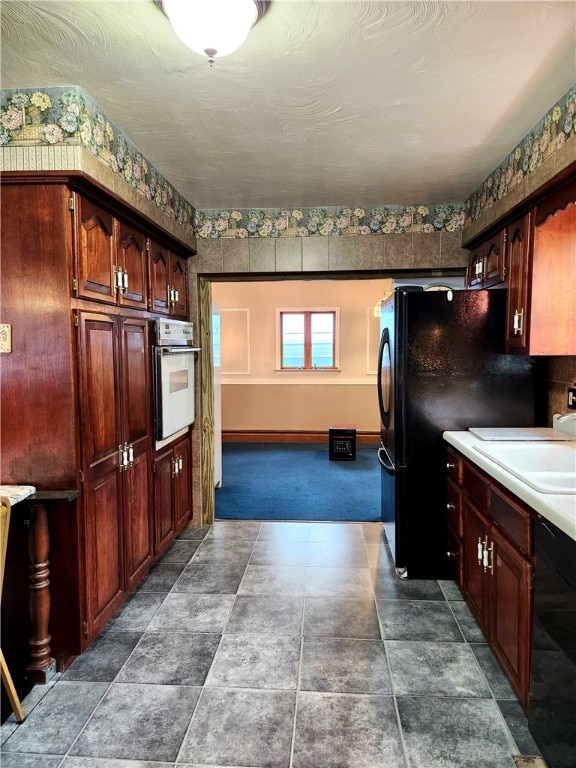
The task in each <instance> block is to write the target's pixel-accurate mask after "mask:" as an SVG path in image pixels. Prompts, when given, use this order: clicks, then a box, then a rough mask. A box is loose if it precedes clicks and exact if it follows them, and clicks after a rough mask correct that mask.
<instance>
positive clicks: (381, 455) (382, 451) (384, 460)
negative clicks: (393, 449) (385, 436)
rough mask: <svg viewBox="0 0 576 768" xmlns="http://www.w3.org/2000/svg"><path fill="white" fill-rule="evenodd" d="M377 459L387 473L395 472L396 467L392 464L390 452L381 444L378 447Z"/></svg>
mask: <svg viewBox="0 0 576 768" xmlns="http://www.w3.org/2000/svg"><path fill="white" fill-rule="evenodd" d="M378 461H379V462H380V464H381V465H382V466H383V467H384V469H385V470H386V472H388V474H389V475H393V474H395V472H396V467H395V466H394V462H393V461H392V457H391V456H390V454H389V453H388V451H387V450H386V448H385V447H384V446H383V445H381V446H380V448H378Z"/></svg>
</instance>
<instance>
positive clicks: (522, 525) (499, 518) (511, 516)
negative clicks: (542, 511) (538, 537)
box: [489, 487, 532, 555]
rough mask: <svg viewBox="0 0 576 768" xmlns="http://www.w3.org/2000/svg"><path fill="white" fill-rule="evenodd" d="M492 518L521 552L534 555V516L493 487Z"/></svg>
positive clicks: (491, 499)
mask: <svg viewBox="0 0 576 768" xmlns="http://www.w3.org/2000/svg"><path fill="white" fill-rule="evenodd" d="M489 509H490V517H491V518H492V520H493V521H494V523H495V524H496V525H497V526H498V528H499V529H500V530H501V531H502V532H503V533H504V534H505V535H506V536H507V537H508V538H509V539H510V541H511V542H512V543H513V544H515V545H516V546H517V547H518V549H519V550H520V551H521V552H524V553H525V554H527V555H531V554H532V515H531V514H530V512H529V511H528V510H526V509H523V508H522V507H521V506H519V504H517V503H516V502H515V501H514V500H513V499H511V498H509V497H508V496H506V495H505V494H504V493H502V491H500V490H499V489H496V488H494V487H492V489H491V492H490V507H489Z"/></svg>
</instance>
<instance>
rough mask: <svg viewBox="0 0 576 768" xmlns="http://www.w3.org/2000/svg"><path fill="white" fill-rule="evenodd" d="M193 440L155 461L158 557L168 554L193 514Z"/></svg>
mask: <svg viewBox="0 0 576 768" xmlns="http://www.w3.org/2000/svg"><path fill="white" fill-rule="evenodd" d="M190 457H191V451H190V437H189V436H188V435H187V436H186V437H184V438H182V440H179V441H178V442H176V443H175V444H174V445H172V446H170V447H169V448H166V449H164V450H162V451H160V452H159V454H158V455H157V456H156V457H155V459H154V531H155V552H156V555H160V554H162V553H164V552H165V551H166V550H167V549H168V547H169V546H170V544H171V543H172V540H173V539H174V536H175V535H176V534H177V533H179V532H180V531H181V530H182V528H184V526H185V525H186V523H187V521H188V520H189V518H190V515H191V512H192V483H191V466H190Z"/></svg>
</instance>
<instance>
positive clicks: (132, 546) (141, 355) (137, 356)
mask: <svg viewBox="0 0 576 768" xmlns="http://www.w3.org/2000/svg"><path fill="white" fill-rule="evenodd" d="M120 325H121V341H122V345H121V349H122V353H121V358H122V365H121V398H122V400H121V402H122V424H121V429H122V437H121V441H120V442H121V443H122V444H126V446H127V448H128V454H129V458H130V462H131V463H130V465H129V466H128V468H127V469H126V470H125V471H124V472H123V473H122V475H123V478H122V479H123V486H124V488H123V490H124V494H123V517H124V539H125V543H124V553H125V558H126V579H127V587H128V589H130V588H131V587H132V586H133V584H134V583H135V582H136V581H138V579H139V578H140V577H141V576H142V575H143V573H144V572H145V571H146V569H147V568H148V566H149V564H150V562H151V559H152V552H153V533H152V509H151V498H150V496H151V487H150V483H151V461H150V451H151V445H152V436H151V416H150V409H151V393H150V350H149V344H148V321H147V320H144V319H139V318H120Z"/></svg>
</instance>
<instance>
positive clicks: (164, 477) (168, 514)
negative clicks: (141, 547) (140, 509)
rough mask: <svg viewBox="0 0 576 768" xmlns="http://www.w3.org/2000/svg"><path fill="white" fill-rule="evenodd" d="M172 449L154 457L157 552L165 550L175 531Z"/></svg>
mask: <svg viewBox="0 0 576 768" xmlns="http://www.w3.org/2000/svg"><path fill="white" fill-rule="evenodd" d="M172 474H173V460H172V449H171V448H170V449H168V450H167V451H166V452H165V453H162V454H161V455H160V456H158V457H157V458H156V459H154V534H155V550H156V554H161V553H162V552H164V551H165V550H166V549H167V548H168V546H169V544H170V542H171V540H172V535H173V533H174V516H173V478H172Z"/></svg>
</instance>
